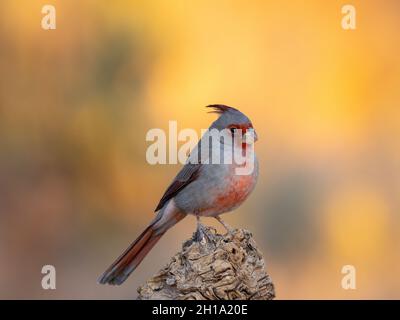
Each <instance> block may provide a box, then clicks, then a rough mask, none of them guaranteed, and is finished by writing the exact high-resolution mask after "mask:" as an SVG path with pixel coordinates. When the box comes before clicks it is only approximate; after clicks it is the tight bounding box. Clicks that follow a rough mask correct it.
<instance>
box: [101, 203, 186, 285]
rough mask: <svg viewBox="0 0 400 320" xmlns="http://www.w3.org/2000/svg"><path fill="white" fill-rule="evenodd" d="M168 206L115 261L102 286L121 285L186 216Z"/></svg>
mask: <svg viewBox="0 0 400 320" xmlns="http://www.w3.org/2000/svg"><path fill="white" fill-rule="evenodd" d="M170 204H171V203H169V204H168V205H166V206H165V207H164V208H165V209H164V208H163V209H161V210H160V212H159V213H158V215H157V217H156V218H155V219H154V220H153V221H152V222H151V223H150V225H149V226H148V227H147V228H146V229H145V230H144V231H143V232H142V234H141V235H140V236H139V237H138V238H137V239H136V240H135V241H134V242H133V243H132V244H131V245H130V246H129V247H128V248H127V249H126V250H125V251H124V253H122V254H121V256H120V257H119V258H118V259H117V260H115V261H114V263H113V264H112V265H111V266H110V267H109V268H108V269H107V270H106V271H105V272H104V273H103V275H102V276H101V277H100V279H99V283H101V284H111V285H120V284H121V283H123V282H124V281H125V280H126V279H127V278H128V277H129V275H130V274H131V273H132V272H133V271H134V270H135V269H136V267H137V266H138V265H139V264H140V262H142V260H143V259H144V257H145V256H146V255H147V254H148V253H149V251H150V250H151V249H152V248H153V247H154V245H155V244H156V243H157V242H158V240H160V238H161V237H162V235H163V234H164V233H165V232H166V231H167V230H168V229H169V228H171V227H172V226H173V225H175V224H176V223H177V222H178V221H180V220H182V219H183V218H184V217H185V216H186V214H184V213H182V212H180V211H179V210H176V208H175V206H170Z"/></svg>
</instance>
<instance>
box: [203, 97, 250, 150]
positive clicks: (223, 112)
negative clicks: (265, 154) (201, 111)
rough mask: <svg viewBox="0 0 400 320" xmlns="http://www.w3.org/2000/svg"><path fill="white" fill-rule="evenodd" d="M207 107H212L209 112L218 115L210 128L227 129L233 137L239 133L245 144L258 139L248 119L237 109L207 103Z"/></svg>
mask: <svg viewBox="0 0 400 320" xmlns="http://www.w3.org/2000/svg"><path fill="white" fill-rule="evenodd" d="M207 108H211V109H213V110H212V111H210V113H217V114H219V115H220V116H219V117H218V119H217V120H215V121H214V122H213V123H212V124H211V126H210V129H217V130H220V131H221V130H229V132H230V134H231V135H232V137H233V138H235V137H237V135H241V138H242V139H241V141H243V143H245V144H252V143H254V142H256V141H257V140H258V137H257V133H256V131H255V130H254V128H253V124H252V123H251V121H250V119H249V118H248V117H247V116H246V115H244V114H243V113H242V112H240V111H239V110H237V109H235V108H232V107H228V106H225V105H222V104H213V105H209V106H207Z"/></svg>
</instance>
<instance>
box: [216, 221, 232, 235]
mask: <svg viewBox="0 0 400 320" xmlns="http://www.w3.org/2000/svg"><path fill="white" fill-rule="evenodd" d="M215 219H217V220H218V222H219V223H221V224H222V225H223V226H224V228H225V230H226V232H227V234H229V235H232V234H233V233H234V232H235V229H233V228H232V227H230V226H229V225H228V224H227V223H226V222H224V221H223V220H222V219H221V217H220V216H216V217H215Z"/></svg>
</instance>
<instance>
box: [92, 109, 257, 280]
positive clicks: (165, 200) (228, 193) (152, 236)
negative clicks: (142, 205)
mask: <svg viewBox="0 0 400 320" xmlns="http://www.w3.org/2000/svg"><path fill="white" fill-rule="evenodd" d="M208 108H212V109H213V111H212V112H213V113H217V114H218V115H219V117H218V119H217V120H215V121H214V122H213V123H212V124H211V126H210V128H209V129H208V131H207V132H215V130H217V131H224V132H228V133H230V134H231V135H232V139H220V140H219V141H218V142H220V143H211V144H210V143H208V145H207V144H206V146H207V148H204V144H203V143H204V141H205V139H209V135H208V134H207V133H206V134H204V135H203V137H202V138H201V139H200V141H199V142H198V144H197V146H196V148H195V149H194V150H193V151H192V152H191V154H190V156H189V158H188V162H187V163H186V164H185V165H184V166H183V168H182V169H181V171H180V172H179V173H178V175H177V176H176V177H175V179H174V180H173V181H172V183H171V184H170V185H169V187H168V188H167V190H166V191H165V193H164V195H163V196H162V198H161V200H160V202H159V204H158V205H157V207H156V210H155V211H156V212H157V215H156V217H155V218H154V219H153V221H152V222H151V223H150V224H149V226H148V227H147V228H146V229H145V230H144V231H143V232H142V233H141V234H140V236H139V237H138V238H137V239H136V240H135V241H134V242H133V243H132V244H131V245H130V246H129V247H128V248H127V249H126V250H125V251H124V252H123V253H122V255H121V256H120V257H119V258H118V259H117V260H116V261H115V262H114V263H113V264H112V265H111V266H110V267H109V268H108V269H107V270H106V271H105V272H104V274H103V275H102V276H101V277H100V279H99V283H101V284H111V285H120V284H121V283H123V282H124V281H125V280H126V279H127V278H128V276H129V275H130V274H131V273H132V272H133V271H134V270H135V269H136V267H137V266H138V265H139V264H140V262H141V261H142V260H143V259H144V257H145V256H146V255H147V254H148V252H149V251H150V250H151V249H152V248H153V246H154V245H155V244H156V243H157V242H158V241H159V240H160V238H161V237H162V235H163V234H164V233H165V232H166V231H167V230H168V229H170V228H171V227H172V226H174V225H175V224H176V223H177V222H179V221H180V220H182V219H183V218H184V217H186V216H187V215H188V214H192V215H195V216H196V218H197V225H198V229H197V234H198V235H200V236H201V235H202V225H201V223H200V217H214V218H216V219H217V220H218V221H219V222H220V223H222V225H223V226H224V227H225V228H226V229H227V230H228V232H231V228H230V227H229V226H228V225H227V224H226V223H224V222H223V221H222V220H221V218H220V215H221V214H222V213H225V212H228V211H232V210H234V209H236V208H237V207H238V206H240V205H241V204H242V203H243V202H244V201H245V200H246V198H247V197H248V196H249V194H250V193H251V192H252V191H253V189H254V187H255V185H256V183H257V178H258V161H257V158H256V156H255V153H254V145H253V143H254V142H255V141H256V140H257V135H256V133H255V131H254V129H253V125H252V123H251V121H250V119H249V118H248V117H246V116H245V115H244V114H243V113H242V112H240V111H239V110H237V109H235V108H232V107H228V106H225V105H210V106H208ZM249 133H251V135H250V137H252V138H250V141H248V140H249V139H247V138H248V134H249ZM238 135H239V137H238ZM236 138H241V139H236ZM202 146H203V149H202V148H201V147H202ZM205 149H206V150H205ZM205 151H208V152H205ZM235 152H237V153H238V154H242V155H243V154H246V158H245V161H244V162H240V163H237V162H235V161H234V160H233V161H231V163H229V161H220V162H219V163H214V162H213V161H210V160H212V159H211V157H212V155H213V154H215V153H219V154H220V158H223V159H228V158H229V156H232V154H234V153H235ZM246 161H247V162H249V161H252V163H251V166H252V168H253V169H252V170H249V172H246V173H245V174H238V169H241V168H243V167H244V166H246V165H248V163H246ZM225 162H228V163H225ZM251 166H249V167H250V168H251Z"/></svg>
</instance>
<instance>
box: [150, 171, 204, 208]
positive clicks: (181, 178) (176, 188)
mask: <svg viewBox="0 0 400 320" xmlns="http://www.w3.org/2000/svg"><path fill="white" fill-rule="evenodd" d="M201 167H202V164H201V163H195V164H193V163H187V164H185V165H184V167H183V168H182V169H181V171H179V173H178V175H177V176H176V177H175V179H174V180H173V181H172V183H171V184H170V185H169V187H168V189H167V191H165V193H164V195H163V196H162V198H161V200H160V202H159V203H158V206H157V208H156V210H155V211H158V210H160V209H161V208H162V207H163V206H164V205H165V203H166V202H167V201H168V200H170V199H171V198H173V197H175V196H176V195H177V194H178V193H179V192H180V191H181V190H182V189H183V188H185V187H186V186H187V185H188V184H190V183H191V182H193V181H194V180H196V179H197V177H198V175H199V170H200V168H201Z"/></svg>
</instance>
